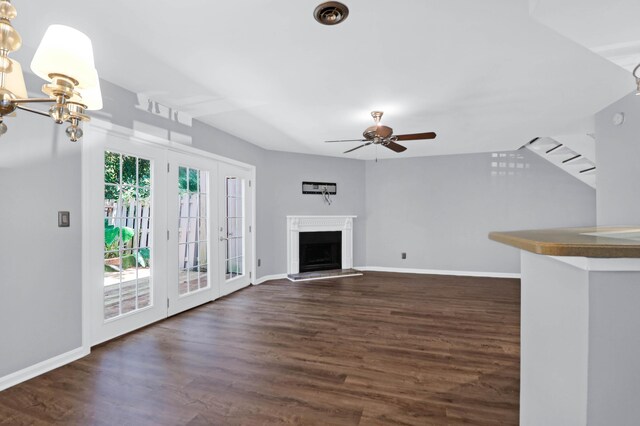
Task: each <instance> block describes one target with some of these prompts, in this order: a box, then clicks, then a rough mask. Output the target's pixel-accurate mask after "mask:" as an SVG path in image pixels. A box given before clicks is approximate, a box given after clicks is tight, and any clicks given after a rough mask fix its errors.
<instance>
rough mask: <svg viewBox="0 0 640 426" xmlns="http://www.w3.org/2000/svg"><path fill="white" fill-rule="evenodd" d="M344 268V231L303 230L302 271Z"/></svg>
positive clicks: (301, 236)
mask: <svg viewBox="0 0 640 426" xmlns="http://www.w3.org/2000/svg"><path fill="white" fill-rule="evenodd" d="M330 269H342V231H330V232H301V233H300V272H311V271H327V270H330Z"/></svg>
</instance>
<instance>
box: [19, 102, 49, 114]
mask: <svg viewBox="0 0 640 426" xmlns="http://www.w3.org/2000/svg"><path fill="white" fill-rule="evenodd" d="M18 109H21V110H23V111H28V112H32V113H34V114H39V115H42V116H44V117H50V115H49V114H48V113H46V112H44V111H38V110H37V109H33V108H29V107H26V106H22V105H18Z"/></svg>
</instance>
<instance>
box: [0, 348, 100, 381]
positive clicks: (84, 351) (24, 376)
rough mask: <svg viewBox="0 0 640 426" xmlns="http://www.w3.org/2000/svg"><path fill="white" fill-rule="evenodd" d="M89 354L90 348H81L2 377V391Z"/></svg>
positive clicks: (0, 379)
mask: <svg viewBox="0 0 640 426" xmlns="http://www.w3.org/2000/svg"><path fill="white" fill-rule="evenodd" d="M89 352H90V350H89V348H85V347H83V346H81V347H79V348H76V349H73V350H71V351H69V352H66V353H63V354H60V355H58V356H55V357H53V358H50V359H47V360H44V361H42V362H39V363H37V364H35V365H32V366H30V367H27V368H23V369H22V370H20V371H16V372H15V373H11V374H9V375H7V376H4V377H0V391H3V390H5V389H7V388H10V387H11V386H15V385H17V384H18V383H22V382H24V381H27V380H29V379H32V378H34V377H36V376H39V375H41V374H44V373H46V372H48V371H51V370H55V369H56V368H58V367H62V366H63V365H66V364H69V363H70V362H73V361H75V360H77V359H80V358H82V357H84V356H87V355H89Z"/></svg>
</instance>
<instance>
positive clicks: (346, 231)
mask: <svg viewBox="0 0 640 426" xmlns="http://www.w3.org/2000/svg"><path fill="white" fill-rule="evenodd" d="M356 217H357V216H287V274H297V273H298V272H300V232H326V231H342V269H350V268H353V219H355V218H356Z"/></svg>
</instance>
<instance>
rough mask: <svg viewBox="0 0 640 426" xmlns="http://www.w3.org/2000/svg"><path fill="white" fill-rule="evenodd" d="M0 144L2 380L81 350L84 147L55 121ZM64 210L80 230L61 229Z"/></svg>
mask: <svg viewBox="0 0 640 426" xmlns="http://www.w3.org/2000/svg"><path fill="white" fill-rule="evenodd" d="M5 122H6V123H7V124H8V126H9V132H8V133H7V134H5V135H4V136H3V137H2V138H0V224H1V225H0V226H1V227H0V231H1V235H2V236H1V237H0V377H2V376H4V375H7V374H9V373H12V372H14V371H17V370H20V369H22V368H25V367H27V366H30V365H33V364H36V363H38V362H40V361H43V360H46V359H49V358H51V357H54V356H56V355H60V354H62V353H65V352H68V351H70V350H73V349H76V348H78V347H79V346H80V345H81V341H82V339H81V325H82V322H81V284H80V283H81V271H82V270H81V262H80V256H81V247H80V240H81V234H80V220H81V217H80V184H81V181H80V146H79V145H77V144H71V143H69V142H68V141H67V140H66V136H65V135H64V130H63V129H60V128H59V127H55V126H54V123H53V121H52V120H48V119H45V118H44V117H42V118H39V117H35V116H32V115H30V114H28V113H22V114H19V115H18V117H16V118H7V119H6V120H5ZM58 210H68V211H70V212H71V221H72V226H71V227H70V228H58V227H57V212H58Z"/></svg>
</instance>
